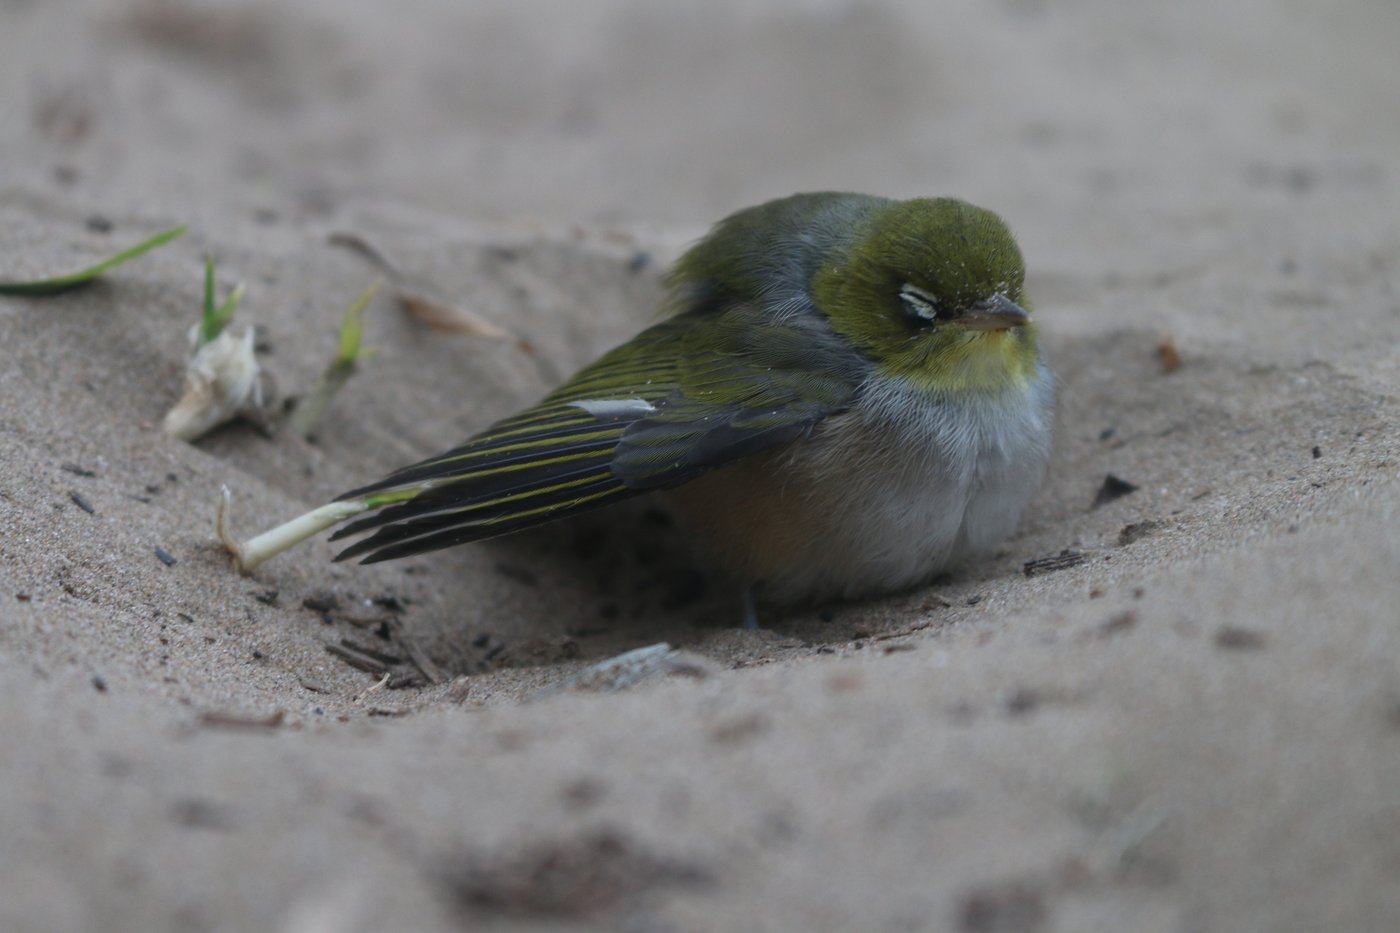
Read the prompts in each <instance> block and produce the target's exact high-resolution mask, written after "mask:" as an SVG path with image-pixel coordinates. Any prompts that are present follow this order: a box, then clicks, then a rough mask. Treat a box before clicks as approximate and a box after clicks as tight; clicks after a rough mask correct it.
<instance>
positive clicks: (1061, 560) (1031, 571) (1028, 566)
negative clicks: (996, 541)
mask: <svg viewBox="0 0 1400 933" xmlns="http://www.w3.org/2000/svg"><path fill="white" fill-rule="evenodd" d="M1086 560H1088V557H1087V556H1085V554H1084V553H1083V552H1082V551H1076V550H1074V549H1073V548H1065V549H1064V550H1063V551H1061V552H1060V553H1058V554H1055V555H1054V556H1052V557H1037V558H1036V559H1035V560H1028V561H1026V562H1025V563H1024V564H1022V565H1021V572H1022V573H1024V574H1025V575H1026V576H1028V577H1035V576H1039V575H1040V574H1042V573H1051V572H1053V571H1056V570H1067V569H1069V568H1070V567H1073V566H1075V565H1077V564H1082V563H1084V561H1086Z"/></svg>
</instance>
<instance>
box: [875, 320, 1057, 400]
mask: <svg viewBox="0 0 1400 933" xmlns="http://www.w3.org/2000/svg"><path fill="white" fill-rule="evenodd" d="M926 339H927V338H925V340H926ZM883 356H884V358H883V359H882V360H881V362H880V363H879V364H877V366H876V371H877V372H879V373H880V375H882V376H886V377H890V378H897V379H902V380H904V381H905V382H908V383H911V384H912V385H914V386H915V387H916V388H918V389H921V390H923V391H927V392H997V391H1003V390H1006V389H1013V388H1024V387H1025V386H1026V385H1027V384H1029V383H1030V381H1031V379H1032V378H1034V376H1035V371H1036V334H1035V325H1033V324H1031V325H1027V326H1025V327H1023V328H1020V333H1019V334H1018V333H1017V332H1016V331H1013V330H1001V331H976V332H968V333H966V334H964V335H960V336H958V337H956V338H953V339H951V340H948V339H945V340H941V341H939V342H938V344H936V345H933V344H929V343H925V342H924V341H923V340H919V341H913V342H911V344H910V345H909V346H907V347H903V348H893V349H891V351H890V352H888V353H886V354H884V355H883Z"/></svg>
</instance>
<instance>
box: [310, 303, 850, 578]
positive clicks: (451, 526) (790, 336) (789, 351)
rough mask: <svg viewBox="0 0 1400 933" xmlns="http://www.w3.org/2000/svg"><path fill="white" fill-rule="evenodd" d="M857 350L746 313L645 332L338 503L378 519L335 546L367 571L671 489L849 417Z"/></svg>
mask: <svg viewBox="0 0 1400 933" xmlns="http://www.w3.org/2000/svg"><path fill="white" fill-rule="evenodd" d="M851 355H852V354H851V351H849V350H847V349H845V348H844V346H843V345H842V344H841V343H840V342H839V341H837V340H836V339H835V338H834V337H833V336H832V335H831V334H830V332H829V330H827V329H826V327H825V324H824V323H821V322H820V320H819V319H816V318H815V317H814V316H805V315H804V316H801V317H794V318H792V319H790V320H778V321H775V320H774V319H773V318H772V317H771V316H767V315H760V314H759V313H758V312H757V311H755V310H754V309H752V308H750V307H747V306H733V307H730V308H728V309H724V310H722V311H718V312H710V313H698V312H696V313H690V314H683V315H680V316H679V317H676V318H672V319H671V320H668V321H665V322H663V323H661V324H657V325H656V326H654V327H652V328H650V329H649V330H647V331H644V332H643V333H641V334H640V335H638V336H637V337H636V338H634V339H633V340H632V341H630V342H628V343H627V344H624V345H623V346H621V347H619V348H618V349H616V350H614V351H612V352H611V353H609V354H607V355H605V356H603V357H602V358H601V359H599V360H598V361H597V362H596V363H594V364H592V365H591V366H589V367H587V368H585V369H584V370H582V371H581V372H580V373H579V374H578V375H576V376H575V377H574V378H573V379H572V380H570V381H569V382H568V383H566V384H565V385H563V386H562V387H561V388H559V389H558V390H556V391H555V392H553V393H552V394H550V395H549V396H547V397H546V398H544V399H543V400H542V401H541V402H540V403H539V404H537V405H535V406H534V407H532V408H529V409H526V410H525V411H523V412H521V413H520V414H518V415H515V416H514V417H511V418H507V419H506V420H504V421H501V422H499V423H498V424H495V425H493V426H492V427H491V428H489V429H487V430H486V431H484V432H482V433H481V434H479V435H477V436H476V437H473V438H472V439H470V440H468V441H467V442H466V443H464V444H462V445H461V446H459V447H456V448H453V449H452V450H449V451H447V452H445V453H442V454H439V455H438V456H436V457H432V458H430V459H428V460H425V461H423V462H422V463H418V464H415V465H413V466H409V467H406V468H404V469H402V470H399V471H397V472H395V473H393V474H390V475H389V476H387V477H385V478H384V479H383V480H381V481H379V482H377V483H374V484H373V485H370V486H366V487H364V488H362V489H357V490H354V491H352V492H349V493H346V494H345V495H344V496H341V497H340V498H341V499H355V498H365V499H367V500H368V501H369V502H370V504H371V507H376V506H380V505H382V506H383V507H382V508H380V509H379V511H378V512H377V513H375V514H373V515H370V516H368V517H366V518H362V519H359V520H357V521H355V522H352V523H351V524H349V525H347V526H346V527H344V528H342V529H341V530H340V531H338V532H336V534H335V535H334V536H333V539H339V538H344V537H346V536H348V535H354V534H358V533H361V532H368V531H373V532H374V533H373V534H372V535H370V536H369V537H367V538H364V539H362V540H360V541H358V542H356V543H355V544H352V545H351V546H350V547H348V548H346V549H345V550H344V551H342V552H341V553H340V554H339V555H337V558H336V559H337V560H344V559H346V558H350V557H358V556H362V555H363V556H364V562H366V563H371V562H375V561H380V560H388V559H391V558H395V557H405V556H408V555H410V554H417V553H420V552H423V551H430V550H436V549H438V548H443V547H448V546H450V545H454V544H460V543H463V542H466V541H475V540H479V539H482V538H490V537H494V536H496V535H500V534H504V533H506V532H510V531H516V530H518V529H522V528H528V527H531V526H534V525H539V524H543V523H545V522H548V521H552V520H554V519H557V518H563V517H565V516H568V515H574V514H577V513H579V512H583V511H586V510H588V509H592V508H596V507H598V506H602V505H606V504H608V503H612V502H616V501H618V500H620V499H625V498H628V497H631V496H635V495H638V494H640V493H643V492H646V491H648V490H652V489H661V488H665V487H668V486H675V485H678V484H680V483H683V482H686V481H687V480H690V479H693V478H694V477H696V476H699V475H700V474H701V473H703V472H705V471H706V470H709V469H712V468H714V467H717V466H721V465H723V464H725V463H729V462H732V461H733V460H735V459H737V458H739V457H743V456H747V455H749V454H752V453H755V452H757V451H760V450H764V449H767V448H770V447H773V446H775V445H777V444H781V443H783V442H785V441H789V440H793V439H795V438H797V437H799V436H801V435H802V434H804V433H805V432H807V431H809V430H810V429H811V428H812V427H813V426H814V425H815V424H816V423H817V422H818V421H820V420H821V419H822V418H824V417H826V416H827V415H829V414H832V413H834V412H837V411H840V410H842V409H843V408H845V407H846V406H847V405H848V404H849V403H850V400H851V397H852V395H853V394H854V392H855V386H856V383H857V377H856V375H855V374H854V372H853V368H852V367H853V362H852V359H851Z"/></svg>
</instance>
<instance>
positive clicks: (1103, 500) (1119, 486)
mask: <svg viewBox="0 0 1400 933" xmlns="http://www.w3.org/2000/svg"><path fill="white" fill-rule="evenodd" d="M1137 491H1138V487H1137V486H1136V485H1135V484H1133V483H1130V482H1128V481H1127V480H1125V479H1121V478H1119V477H1117V476H1114V475H1113V474H1112V473H1109V474H1107V475H1105V476H1104V478H1103V485H1101V486H1099V491H1098V492H1097V493H1096V494H1095V495H1094V503H1093V505H1091V506H1089V508H1091V509H1097V508H1098V507H1099V506H1101V505H1105V504H1107V503H1109V502H1112V501H1113V500H1114V499H1121V498H1123V497H1124V496H1126V495H1127V494H1128V493H1131V492H1137Z"/></svg>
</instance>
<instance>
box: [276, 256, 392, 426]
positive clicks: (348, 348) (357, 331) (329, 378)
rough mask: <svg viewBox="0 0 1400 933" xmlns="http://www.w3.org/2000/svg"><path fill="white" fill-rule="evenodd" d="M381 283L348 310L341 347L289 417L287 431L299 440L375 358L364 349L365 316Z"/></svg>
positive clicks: (367, 291)
mask: <svg viewBox="0 0 1400 933" xmlns="http://www.w3.org/2000/svg"><path fill="white" fill-rule="evenodd" d="M379 285H380V283H379V282H373V283H371V284H370V286H369V287H368V288H366V289H365V290H364V291H363V292H361V293H360V295H359V297H358V298H356V299H355V300H354V301H353V302H352V303H351V304H350V307H349V308H347V309H346V311H345V317H344V318H343V319H342V321H341V323H340V347H339V350H338V351H337V352H336V355H335V358H334V359H332V360H331V362H330V365H329V366H327V367H326V371H325V372H324V373H322V374H321V378H320V380H319V381H318V382H317V383H316V385H314V386H313V387H312V388H311V391H310V392H308V393H307V394H306V395H305V396H303V397H302V399H301V400H300V401H299V402H298V403H297V404H296V407H294V408H293V409H292V412H291V414H290V415H288V416H287V429H288V430H289V431H291V432H292V433H293V434H295V435H296V436H297V437H309V436H310V435H311V432H312V430H313V429H315V427H316V423H317V422H318V421H320V420H321V416H322V415H323V414H324V413H325V411H326V408H327V407H328V406H329V405H330V402H331V399H333V398H334V397H335V394H336V393H337V392H339V391H340V390H341V388H342V387H343V386H344V385H345V383H346V382H348V381H349V379H350V377H351V376H352V375H354V374H355V370H356V369H357V368H358V366H359V363H360V361H361V360H363V359H365V358H367V357H369V356H372V355H373V354H374V352H375V351H374V350H373V349H372V348H369V347H364V346H362V339H363V337H364V330H365V325H364V314H365V308H366V307H368V306H369V303H370V300H371V299H373V298H374V295H375V293H376V292H378V291H379Z"/></svg>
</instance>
